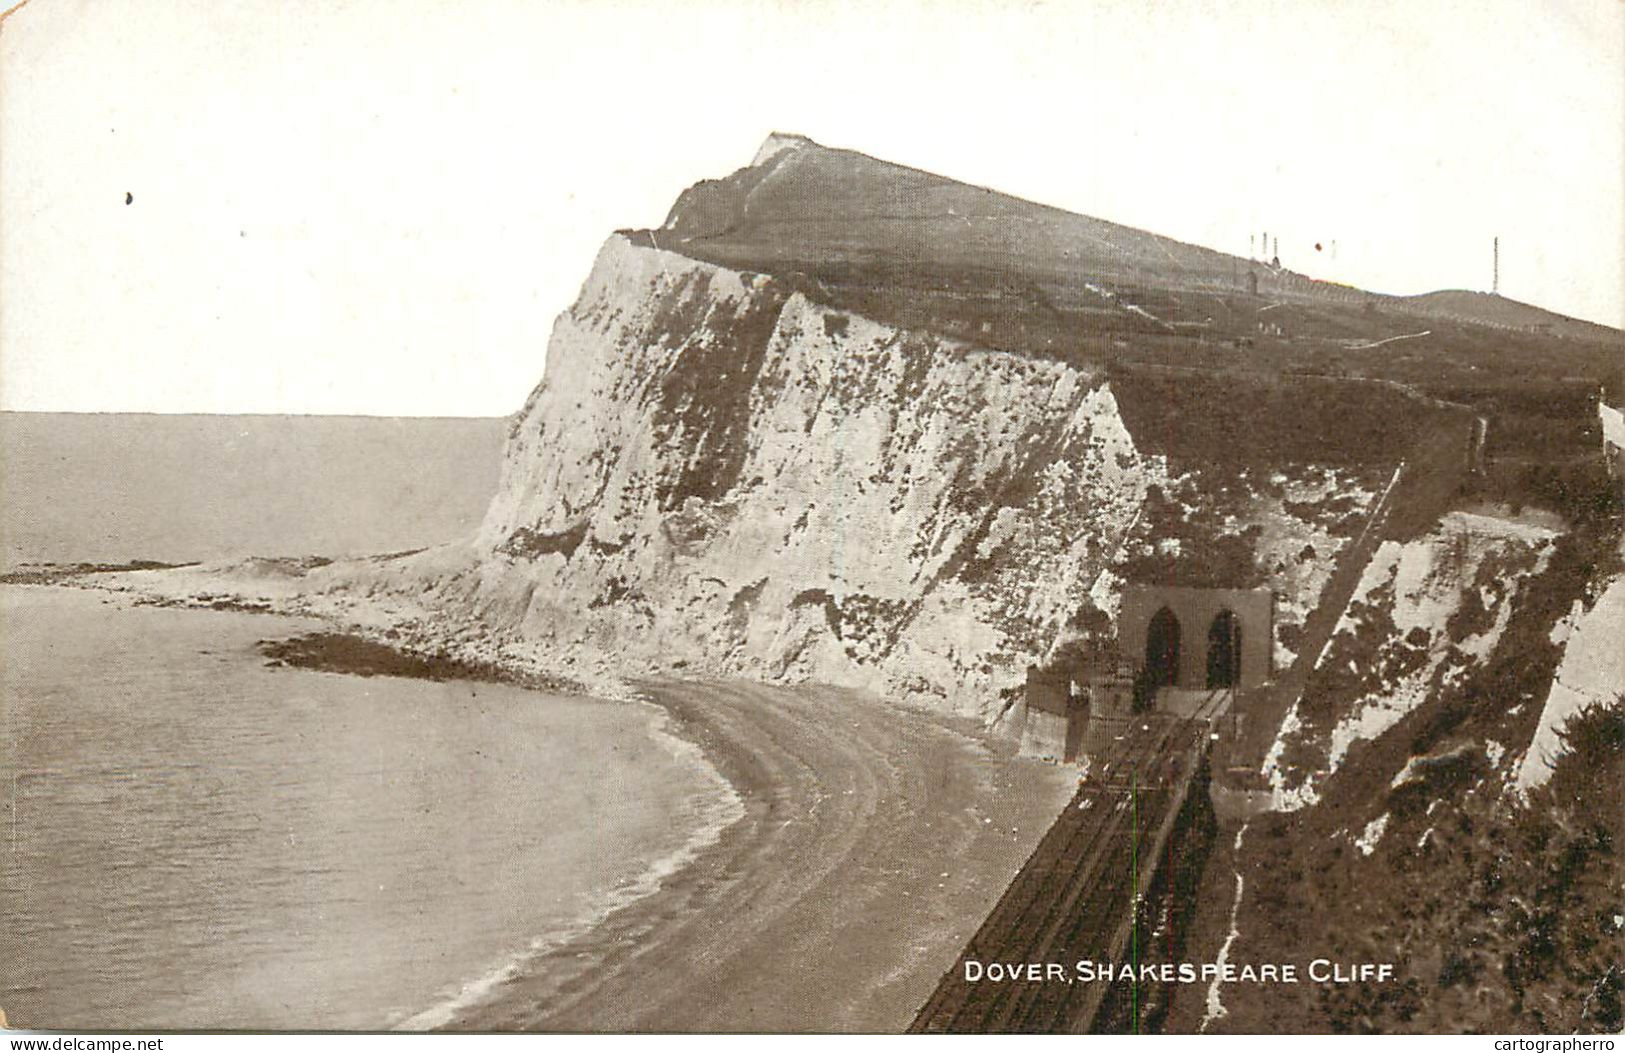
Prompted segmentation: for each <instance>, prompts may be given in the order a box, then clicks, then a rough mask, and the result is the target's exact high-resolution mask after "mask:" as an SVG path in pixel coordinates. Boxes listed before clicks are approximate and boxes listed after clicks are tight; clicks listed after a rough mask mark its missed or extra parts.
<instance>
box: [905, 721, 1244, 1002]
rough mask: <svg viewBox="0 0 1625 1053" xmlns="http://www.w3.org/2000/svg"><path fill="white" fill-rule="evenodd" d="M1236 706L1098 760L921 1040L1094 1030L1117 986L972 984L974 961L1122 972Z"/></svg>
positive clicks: (1147, 726)
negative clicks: (1171, 845)
mask: <svg viewBox="0 0 1625 1053" xmlns="http://www.w3.org/2000/svg"><path fill="white" fill-rule="evenodd" d="M1228 700H1229V693H1228V692H1227V691H1215V692H1213V693H1212V694H1211V695H1210V696H1209V697H1208V698H1207V699H1206V700H1204V702H1203V704H1202V706H1201V707H1199V709H1198V710H1197V712H1196V713H1195V714H1193V715H1192V716H1191V717H1190V718H1185V719H1181V718H1173V717H1168V716H1165V715H1158V714H1148V715H1146V716H1144V717H1142V718H1138V720H1137V722H1136V725H1131V727H1130V730H1129V731H1128V732H1127V733H1126V734H1125V735H1124V736H1123V738H1122V740H1121V741H1118V742H1114V743H1113V744H1112V746H1111V748H1109V749H1107V750H1104V751H1102V753H1101V754H1100V755H1099V756H1097V757H1095V758H1094V763H1093V765H1092V771H1093V772H1096V773H1098V774H1095V775H1092V776H1091V777H1090V778H1089V779H1087V780H1086V781H1085V782H1084V783H1083V784H1082V785H1081V786H1080V787H1079V789H1078V792H1077V795H1076V796H1075V797H1074V798H1073V799H1072V800H1071V801H1070V802H1069V803H1068V804H1067V807H1066V809H1065V810H1064V811H1063V812H1062V814H1061V815H1060V816H1059V817H1057V819H1056V821H1055V823H1054V825H1053V826H1051V827H1050V829H1049V831H1048V832H1047V833H1046V834H1045V835H1044V837H1043V838H1042V840H1040V841H1039V843H1038V847H1037V848H1035V849H1034V850H1033V853H1032V855H1031V856H1030V857H1029V858H1028V860H1027V862H1026V863H1025V864H1024V865H1023V866H1022V868H1021V870H1020V871H1019V872H1018V873H1017V874H1016V877H1015V879H1014V880H1013V881H1011V883H1010V886H1009V888H1007V889H1006V890H1005V893H1004V895H1003V896H1002V897H1000V899H999V902H998V903H997V904H995V905H994V908H993V910H992V911H991V912H990V913H989V915H988V917H987V919H986V920H985V921H983V923H982V925H981V927H980V928H978V929H977V931H976V934H975V935H974V936H973V937H971V940H970V943H969V944H968V945H967V946H966V948H965V950H964V951H963V952H962V953H961V954H960V957H959V959H958V960H957V961H956V962H955V963H954V966H953V968H952V969H950V970H949V971H948V972H947V973H946V974H945V975H944V976H943V978H942V980H941V981H940V982H939V983H938V985H937V988H936V990H935V991H934V992H933V993H932V995H931V997H930V998H929V999H928V1000H927V1001H926V1003H925V1005H924V1006H922V1007H921V1009H920V1011H919V1013H918V1014H917V1015H916V1016H915V1019H914V1022H913V1024H912V1025H911V1026H910V1028H909V1030H911V1031H915V1032H972V1033H988V1032H1054V1031H1080V1030H1087V1029H1088V1027H1089V1024H1090V1023H1091V1022H1092V1020H1093V1016H1094V1013H1095V1012H1096V1011H1097V1010H1098V1008H1099V1004H1100V1001H1101V999H1102V997H1103V996H1104V993H1105V988H1106V986H1107V985H1106V984H1104V983H1094V984H1088V985H1083V984H1077V983H1071V982H1065V981H1063V980H1060V979H1056V978H1053V977H1050V978H1046V979H1044V980H1020V981H1010V980H1006V981H1000V982H994V981H991V980H987V979H982V980H972V979H967V975H966V968H965V965H966V962H979V963H986V964H992V963H1001V964H1015V963H1021V964H1026V963H1035V962H1036V963H1045V964H1049V963H1058V964H1060V965H1062V966H1064V970H1065V973H1066V975H1067V976H1069V977H1070V976H1071V975H1072V964H1073V963H1074V962H1076V961H1078V960H1080V959H1083V958H1089V959H1093V960H1095V961H1116V960H1117V956H1118V954H1119V953H1120V951H1121V948H1122V944H1123V943H1124V942H1125V941H1126V939H1127V936H1128V932H1129V926H1130V923H1131V921H1132V919H1133V916H1134V911H1135V909H1136V907H1137V904H1136V903H1135V902H1134V900H1135V898H1136V893H1137V890H1138V889H1141V888H1145V887H1146V886H1147V885H1149V883H1150V880H1151V877H1152V874H1153V872H1154V870H1155V860H1156V858H1157V856H1158V853H1159V852H1160V851H1161V849H1162V846H1163V843H1164V842H1165V841H1166V838H1167V836H1168V832H1169V831H1170V830H1171V828H1172V824H1173V819H1174V817H1175V815H1176V814H1177V813H1178V811H1179V809H1180V807H1181V806H1182V804H1183V802H1184V799H1185V794H1186V791H1187V790H1188V788H1189V785H1190V781H1191V779H1192V777H1193V776H1194V774H1195V772H1196V770H1197V768H1198V767H1199V766H1200V761H1201V755H1202V750H1203V749H1204V748H1205V746H1206V737H1207V734H1208V729H1209V727H1210V725H1211V722H1212V720H1213V719H1215V718H1216V717H1217V716H1218V714H1219V713H1220V712H1222V710H1223V707H1224V705H1225V703H1226V702H1227V701H1228Z"/></svg>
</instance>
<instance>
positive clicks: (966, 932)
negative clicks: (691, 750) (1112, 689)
mask: <svg viewBox="0 0 1625 1053" xmlns="http://www.w3.org/2000/svg"><path fill="white" fill-rule="evenodd" d="M639 687H640V688H641V689H642V691H643V693H644V694H645V696H646V697H647V698H649V700H650V701H652V702H653V703H654V704H656V705H659V706H661V707H662V708H663V709H665V710H666V711H667V712H668V713H669V714H671V716H672V719H673V720H674V722H675V724H676V727H677V728H678V730H679V734H681V735H682V736H683V737H684V738H686V739H688V740H689V741H691V742H694V743H696V744H697V745H698V746H699V748H700V749H701V750H703V751H704V753H705V756H706V758H707V759H708V760H709V761H710V762H711V763H712V764H714V765H715V766H716V768H717V770H719V771H721V772H722V773H723V775H724V776H725V777H726V779H727V780H728V782H729V783H730V784H732V785H733V787H734V789H735V790H736V792H737V793H738V794H739V796H740V798H741V799H742V801H743V805H744V814H743V816H742V817H741V818H740V819H739V820H738V821H737V822H734V823H732V824H730V825H729V826H727V827H726V829H724V830H723V831H722V833H721V836H720V837H719V838H718V839H717V840H716V841H715V843H714V844H712V845H710V846H709V847H707V848H705V849H704V850H703V851H701V852H700V853H699V854H698V855H697V857H696V858H695V859H694V860H693V862H691V863H690V864H689V865H688V866H686V867H683V868H682V869H680V870H678V871H677V872H675V873H674V874H672V875H671V876H670V877H669V878H668V879H666V880H665V881H664V882H663V883H662V884H661V886H660V888H659V890H658V891H657V892H655V893H654V894H652V895H649V896H647V897H644V898H642V899H639V900H636V901H635V902H632V903H630V904H629V905H627V906H626V907H625V908H623V909H621V910H618V911H615V912H614V913H612V914H611V915H610V916H608V917H606V918H604V919H603V921H602V922H601V923H600V924H598V925H596V926H594V927H593V928H592V929H591V930H590V931H587V932H585V933H582V934H581V935H580V936H578V937H577V938H575V939H572V940H570V941H568V942H567V943H565V944H563V945H561V946H558V947H554V948H550V949H547V950H545V951H543V952H541V953H539V954H537V955H536V956H534V957H533V958H531V959H530V960H528V961H527V962H526V963H524V965H523V966H522V967H521V968H519V969H516V970H515V971H514V972H513V974H512V975H510V976H508V977H506V978H505V979H504V981H503V982H502V983H501V984H499V985H497V986H495V987H493V988H492V989H491V991H490V992H489V996H488V997H487V998H486V999H485V1000H484V1001H482V1002H480V1003H479V1004H477V1005H472V1006H468V1007H466V1008H464V1009H462V1010H461V1011H459V1012H457V1013H456V1014H455V1015H454V1016H453V1017H452V1018H451V1019H449V1020H446V1021H444V1022H443V1023H442V1024H441V1026H444V1027H446V1028H447V1029H450V1030H473V1031H509V1030H544V1031H592V1032H604V1031H615V1032H620V1031H720V1032H739V1031H788V1032H798V1031H868V1032H873V1031H881V1032H895V1031H901V1030H902V1029H903V1028H904V1027H906V1025H907V1024H908V1022H909V1020H910V1019H911V1018H912V1017H913V1014H914V1012H915V1010H916V1009H917V1008H918V1006H919V1004H920V1003H921V1002H923V1001H924V999H925V998H926V997H927V995H928V994H929V993H930V990H931V989H932V987H933V986H934V985H935V984H936V981H937V979H938V978H939V976H940V975H941V973H942V972H943V971H944V970H945V969H947V968H949V967H951V965H952V964H953V962H954V960H955V958H956V956H957V955H958V953H959V951H960V949H961V948H962V947H963V945H964V942H965V940H966V939H968V938H969V936H970V934H971V933H972V932H974V930H975V928H976V926H977V924H978V923H979V922H980V920H981V918H982V917H983V916H984V915H985V913H986V911H987V910H988V909H989V908H991V906H992V904H993V903H994V902H995V901H996V900H997V898H998V896H999V894H1000V893H1001V892H1002V891H1003V889H1004V887H1005V885H1006V884H1007V883H1008V881H1009V879H1010V877H1011V876H1012V875H1013V874H1014V873H1015V871H1016V870H1017V869H1018V868H1019V867H1020V865H1021V863H1022V861H1023V860H1025V859H1026V857H1027V855H1028V854H1029V853H1030V852H1031V850H1032V847H1033V846H1034V845H1035V844H1036V843H1037V841H1038V839H1039V838H1040V837H1041V836H1042V835H1043V832H1044V830H1045V829H1046V828H1047V827H1048V825H1049V822H1050V820H1052V819H1053V818H1054V815H1055V813H1056V812H1057V811H1059V809H1060V807H1062V805H1063V804H1064V802H1065V800H1066V799H1067V797H1068V796H1069V794H1070V792H1071V790H1072V789H1073V781H1072V777H1071V775H1070V774H1069V773H1068V772H1067V771H1065V770H1064V769H1060V768H1055V767H1051V766H1048V765H1042V764H1038V763H1035V762H1026V761H1012V760H1011V759H1010V758H1008V757H1007V756H1003V755H1000V754H999V753H997V752H995V751H993V750H991V749H989V748H988V747H987V745H986V744H985V743H984V742H983V741H982V738H981V735H980V732H979V729H977V728H976V727H975V726H974V725H971V724H968V723H964V722H958V721H950V720H946V719H943V718H940V717H937V716H935V715H931V714H927V713H923V712H919V711H914V710H906V709H902V708H899V707H897V706H895V705H892V704H890V703H887V702H885V701H883V700H881V699H877V698H874V697H873V696H867V695H864V694H861V693H858V692H854V691H847V690H842V689H838V688H830V687H821V686H812V685H808V686H800V687H771V686H767V685H760V684H749V683H738V682H723V683H673V682H660V683H645V684H640V685H639ZM437 1023H440V1022H438V1021H437Z"/></svg>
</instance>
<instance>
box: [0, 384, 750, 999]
mask: <svg viewBox="0 0 1625 1053" xmlns="http://www.w3.org/2000/svg"><path fill="white" fill-rule="evenodd" d="M3 416H4V417H5V418H6V420H5V421H4V424H5V432H4V434H3V436H0V437H3V438H4V439H5V448H4V450H3V452H0V457H3V458H4V461H5V465H4V471H5V475H4V481H5V487H4V492H3V493H0V505H3V507H4V522H5V524H6V526H7V531H6V534H7V536H6V551H7V554H8V559H10V560H15V561H37V560H58V561H61V560H94V561H101V560H109V561H110V560H123V559H129V558H157V559H168V560H184V559H208V558H218V557H222V556H229V555H233V554H247V553H250V552H252V553H257V554H294V553H305V552H323V553H328V554H336V553H338V552H343V551H368V550H377V549H388V548H398V547H408V546H412V545H420V544H428V543H432V542H434V541H438V540H444V539H447V538H450V537H455V536H456V535H457V534H458V533H459V532H460V529H459V528H461V527H462V526H463V525H464V524H466V525H467V526H468V527H472V525H473V523H474V522H475V521H476V520H477V519H478V516H479V514H480V512H481V511H482V510H483V507H484V504H485V502H486V501H487V500H488V499H489V497H490V491H491V489H492V488H493V487H494V482H495V478H496V466H495V462H496V458H497V455H498V446H499V439H500V429H499V428H495V427H486V425H487V424H490V423H491V422H485V423H484V424H481V425H480V426H478V427H476V426H474V425H472V424H469V422H451V423H448V424H445V425H444V427H441V428H439V429H438V431H437V429H436V428H435V427H433V426H431V427H429V428H428V429H427V432H426V433H424V432H418V431H416V430H414V429H413V428H410V427H408V428H405V429H404V430H405V431H406V432H411V433H412V434H411V435H410V436H409V437H408V438H406V439H403V440H402V442H401V444H400V445H399V446H391V445H390V443H389V442H386V441H384V438H381V437H380V436H384V437H387V436H388V435H389V434H391V429H392V428H393V429H395V430H396V431H399V430H400V429H399V428H398V427H397V426H395V425H394V424H392V423H390V422H385V423H383V424H376V422H366V421H362V422H355V421H351V422H344V421H338V422H334V421H327V422H322V421H321V420H319V419H312V418H304V419H296V421H295V423H292V424H289V423H288V422H287V420H286V419H282V420H281V421H280V423H278V419H276V418H254V419H244V418H192V419H190V421H189V422H188V421H178V420H174V419H168V418H54V419H42V418H38V417H33V418H29V417H27V416H26V415H17V414H6V415H3ZM143 420H144V421H145V422H146V423H147V424H149V425H151V427H148V428H145V429H144V428H142V427H140V426H138V425H139V424H140V423H141V422H142V421H143ZM415 423H421V422H415ZM273 425H274V426H273ZM19 436H23V437H25V438H27V442H26V443H24V444H23V445H21V446H18V445H16V444H15V443H16V440H18V438H19ZM232 436H236V438H235V439H233V438H232ZM234 442H236V443H238V444H239V445H237V446H235V447H233V448H232V449H230V450H226V451H225V452H222V450H221V449H220V448H218V444H221V443H224V444H226V445H227V446H231V444H232V443H234ZM211 443H215V444H216V446H213V447H211V445H210V444H211ZM243 443H246V444H247V445H246V446H244V445H242V444H243ZM448 443H450V444H451V445H452V446H454V447H455V448H456V449H457V451H458V452H457V453H456V454H455V455H452V454H448V453H447V452H446V450H445V449H444V447H445V446H446V444H448ZM482 444H483V447H482ZM437 446H438V447H441V448H440V449H434V447H437ZM482 448H483V452H478V451H480V450H481V449H482ZM477 452H478V455H476V453H477ZM462 459H466V460H467V461H468V462H469V465H470V466H469V467H467V469H466V471H464V470H459V471H452V470H451V468H450V467H449V466H451V465H453V464H455V463H457V462H459V461H460V460H462ZM485 459H488V460H489V461H490V464H489V465H486V464H484V463H483V462H484V460H485ZM19 460H20V461H21V467H19ZM474 462H480V463H479V464H478V465H475V464H474ZM382 472H389V473H394V475H395V476H396V477H395V478H389V479H379V478H363V476H369V475H376V474H378V473H382ZM403 474H404V475H407V476H410V479H409V480H407V479H402V478H400V476H402V475H403ZM453 476H455V477H456V478H453ZM441 484H445V485H446V486H447V487H448V490H447V493H446V494H444V495H440V494H434V493H431V492H430V490H432V489H433V488H434V487H435V486H438V485H441ZM19 524H22V528H23V529H22V532H21V533H19V532H18V530H17V527H18V525H19ZM313 627H314V623H306V622H300V621H295V620H292V619H286V618H276V617H267V616H262V615H251V614H237V613H229V612H217V611H187V610H165V609H158V608H151V607H131V606H128V605H126V603H125V601H124V600H123V599H122V598H120V599H116V600H115V598H113V597H111V596H108V595H106V594H102V593H97V592H91V591H81V590H75V589H66V588H42V587H29V586H0V1009H4V1011H5V1012H6V1014H7V1016H8V1017H9V1019H10V1022H11V1023H12V1024H13V1025H14V1026H17V1025H21V1026H24V1027H38V1028H61V1029H90V1028H109V1029H133V1030H144V1029H155V1028H253V1029H286V1028H319V1029H326V1028H336V1029H352V1028H359V1029H377V1028H385V1027H392V1026H404V1027H424V1026H433V1025H434V1024H436V1023H437V1022H440V1021H442V1020H445V1019H446V1018H447V1016H448V1014H449V1013H450V1012H451V1011H452V1010H453V1009H454V1008H455V1007H457V1006H459V1005H462V1004H467V1003H469V1002H473V1001H477V1000H478V999H479V997H480V996H481V994H482V993H483V992H484V991H486V990H489V989H490V988H491V987H492V986H493V985H495V984H497V983H500V982H501V980H502V979H503V978H504V976H506V975H508V974H509V973H511V972H512V971H513V970H515V969H519V968H523V966H524V964H525V963H526V962H527V961H528V960H529V959H530V958H532V957H533V956H535V955H536V954H537V953H538V952H539V951H541V950H544V949H546V948H547V947H549V946H552V945H555V944H556V943H557V942H559V941H561V940H564V939H566V938H568V937H570V936H571V935H574V934H577V933H580V932H581V931H583V930H584V929H586V928H589V927H590V926H592V925H593V924H594V923H595V922H596V921H597V920H599V919H601V918H602V917H603V916H604V914H605V913H606V912H608V911H610V910H613V909H614V908H615V907H616V906H618V905H621V904H624V903H627V902H630V901H631V900H634V899H636V898H638V897H640V896H643V895H647V894H649V893H650V892H652V891H654V890H655V889H656V888H658V886H659V883H660V880H661V878H662V877H663V876H664V875H666V874H669V873H671V872H672V871H674V870H675V869H677V868H678V867H680V866H681V865H682V864H683V862H685V861H686V860H687V859H689V858H691V857H692V855H693V854H694V853H695V852H697V851H698V850H699V849H700V848H701V847H703V845H704V844H706V843H708V842H709V841H710V840H712V839H714V838H715V836H716V835H717V831H718V830H719V829H720V828H721V827H722V826H723V825H725V824H726V823H727V822H729V821H731V819H732V818H733V817H734V816H735V815H736V814H737V809H738V804H737V801H736V799H735V798H734V797H733V795H732V793H731V791H729V790H728V789H727V787H726V786H725V784H723V783H722V781H721V780H720V778H719V777H718V776H717V775H716V773H715V772H714V771H713V770H712V769H710V768H709V767H708V766H706V765H705V764H704V763H703V762H702V759H701V757H700V755H699V754H698V752H697V751H696V750H695V749H694V748H693V747H691V746H689V745H687V744H685V743H682V742H680V741H679V740H677V739H675V738H673V737H671V736H670V735H668V734H666V733H665V732H664V730H663V725H662V724H661V723H660V718H659V716H658V714H657V713H656V712H655V711H654V710H653V709H652V708H651V707H644V706H639V705H634V704H629V703H618V702H603V701H596V700H590V699H581V698H561V697H553V696H549V695H545V694H541V693H537V692H530V691H523V690H519V689H516V688H509V687H499V686H494V685H483V684H482V685H470V684H433V683H427V682H420V681H410V680H401V679H391V678H377V679H365V678H359V677H348V676H342V675H337V674H329V673H316V672H310V671H303V670H291V669H272V668H267V667H266V666H265V664H264V662H263V660H262V658H261V657H260V656H259V654H258V652H257V651H256V649H255V643H256V642H257V641H258V640H260V639H262V638H268V637H281V636H286V635H291V634H294V633H297V632H300V631H304V630H307V629H309V628H313Z"/></svg>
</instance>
